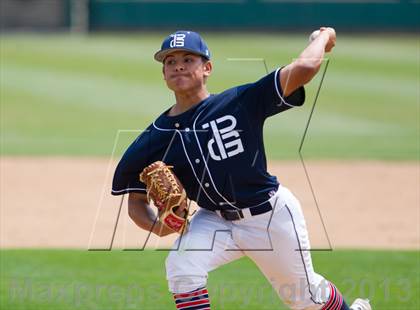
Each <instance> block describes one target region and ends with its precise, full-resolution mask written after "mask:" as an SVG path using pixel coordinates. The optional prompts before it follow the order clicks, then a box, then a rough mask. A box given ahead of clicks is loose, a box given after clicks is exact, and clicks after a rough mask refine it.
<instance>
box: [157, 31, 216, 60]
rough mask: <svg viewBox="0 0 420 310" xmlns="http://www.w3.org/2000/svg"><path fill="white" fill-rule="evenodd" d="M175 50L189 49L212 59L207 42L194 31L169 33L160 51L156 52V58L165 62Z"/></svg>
mask: <svg viewBox="0 0 420 310" xmlns="http://www.w3.org/2000/svg"><path fill="white" fill-rule="evenodd" d="M174 51H188V52H191V53H193V54H197V55H201V56H203V57H205V58H207V59H210V51H209V49H208V47H207V44H206V42H204V40H203V38H202V37H201V36H200V35H199V34H198V33H197V32H194V31H177V32H175V33H173V34H171V35H169V36H168V37H167V38H166V39H165V40H164V41H163V43H162V46H161V48H160V51H158V52H156V54H155V59H156V60H157V61H159V62H163V60H164V59H165V57H166V56H167V55H168V54H169V53H171V52H174Z"/></svg>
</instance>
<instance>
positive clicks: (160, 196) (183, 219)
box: [140, 161, 188, 234]
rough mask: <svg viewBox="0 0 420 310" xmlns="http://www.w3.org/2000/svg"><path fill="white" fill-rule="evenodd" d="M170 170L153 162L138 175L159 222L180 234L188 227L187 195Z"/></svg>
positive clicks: (168, 167)
mask: <svg viewBox="0 0 420 310" xmlns="http://www.w3.org/2000/svg"><path fill="white" fill-rule="evenodd" d="M171 168H173V167H172V166H168V165H166V164H165V163H164V162H162V161H155V162H154V163H152V164H150V165H149V166H147V167H146V168H144V170H143V171H142V172H141V173H140V181H141V182H143V183H144V184H146V191H147V200H148V201H149V202H150V200H152V201H153V203H154V205H155V206H156V207H157V208H158V217H159V220H160V221H161V222H162V223H163V224H164V225H165V226H167V227H169V228H170V229H172V230H173V231H175V232H177V233H180V234H182V233H184V232H185V231H186V230H187V227H188V219H187V218H188V206H187V194H186V193H185V189H184V187H183V186H182V184H181V182H180V181H179V180H178V178H177V177H176V175H175V174H174V173H173V171H172V170H171Z"/></svg>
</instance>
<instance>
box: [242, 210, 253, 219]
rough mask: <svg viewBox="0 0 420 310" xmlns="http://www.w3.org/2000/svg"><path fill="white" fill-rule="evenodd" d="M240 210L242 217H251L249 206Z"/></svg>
mask: <svg viewBox="0 0 420 310" xmlns="http://www.w3.org/2000/svg"><path fill="white" fill-rule="evenodd" d="M241 211H242V214H243V216H244V219H247V218H251V217H252V214H251V210H250V209H249V208H246V209H242V210H241Z"/></svg>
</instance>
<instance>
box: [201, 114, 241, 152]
mask: <svg viewBox="0 0 420 310" xmlns="http://www.w3.org/2000/svg"><path fill="white" fill-rule="evenodd" d="M209 126H210V127H211V130H212V131H213V138H211V139H210V140H209V142H208V143H207V148H208V149H209V152H210V156H211V158H213V159H214V160H222V159H226V158H228V157H233V156H235V155H237V154H239V153H242V152H243V151H244V147H243V145H242V141H241V138H240V137H239V132H238V131H237V130H234V129H235V126H236V118H234V117H233V116H232V115H225V116H222V117H219V118H218V119H216V120H214V121H210V122H209V123H205V124H203V125H202V126H201V127H202V128H203V129H207V128H209ZM232 137H233V138H235V139H234V140H231V141H229V142H226V140H227V139H229V138H232ZM215 143H216V146H217V148H218V149H219V152H218V153H219V154H216V152H215V150H214V146H215Z"/></svg>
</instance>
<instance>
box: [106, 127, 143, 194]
mask: <svg viewBox="0 0 420 310" xmlns="http://www.w3.org/2000/svg"><path fill="white" fill-rule="evenodd" d="M147 139H149V133H148V131H145V132H144V133H142V134H141V135H140V136H139V137H138V138H137V139H136V140H135V141H134V142H133V143H132V144H131V145H130V146H129V147H128V149H127V150H126V151H125V153H124V155H123V156H122V158H121V160H120V162H119V163H118V165H117V168H116V169H115V173H114V178H113V180H112V191H111V194H112V195H122V194H126V193H131V192H134V193H144V194H145V193H146V185H145V184H144V183H142V182H140V179H139V174H140V172H141V171H143V169H144V168H145V167H146V166H147V165H148V161H149V156H148V149H147V147H145V146H147V143H145V141H146V140H147Z"/></svg>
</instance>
